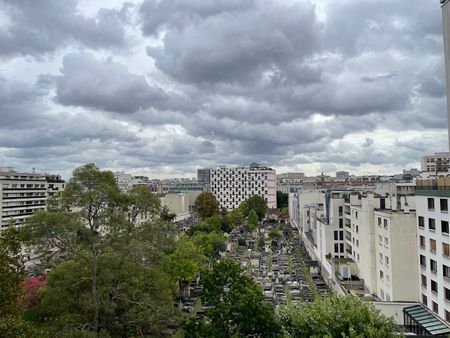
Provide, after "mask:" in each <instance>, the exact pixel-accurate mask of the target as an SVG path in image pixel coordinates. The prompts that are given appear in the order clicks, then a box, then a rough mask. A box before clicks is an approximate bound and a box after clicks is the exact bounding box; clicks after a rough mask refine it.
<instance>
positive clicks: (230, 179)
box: [211, 163, 277, 210]
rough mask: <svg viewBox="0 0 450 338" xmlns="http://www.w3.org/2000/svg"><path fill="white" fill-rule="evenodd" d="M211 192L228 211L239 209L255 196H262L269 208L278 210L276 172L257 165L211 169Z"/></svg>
mask: <svg viewBox="0 0 450 338" xmlns="http://www.w3.org/2000/svg"><path fill="white" fill-rule="evenodd" d="M211 192H212V193H213V194H214V195H215V196H216V198H217V200H218V201H219V204H220V206H221V207H223V208H225V209H227V210H232V209H235V208H237V207H238V206H239V205H240V204H241V203H242V202H244V201H245V200H246V199H247V198H249V197H251V196H253V195H260V196H261V197H263V198H264V199H265V200H266V201H267V205H268V207H269V208H276V207H277V194H276V172H275V170H273V169H271V168H268V167H266V166H263V165H259V164H255V163H253V164H252V165H250V166H248V167H233V168H230V167H219V168H217V169H211Z"/></svg>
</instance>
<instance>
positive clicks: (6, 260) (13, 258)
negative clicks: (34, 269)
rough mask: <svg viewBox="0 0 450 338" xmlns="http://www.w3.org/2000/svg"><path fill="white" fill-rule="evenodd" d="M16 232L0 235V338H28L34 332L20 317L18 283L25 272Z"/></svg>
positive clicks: (4, 231) (20, 292)
mask: <svg viewBox="0 0 450 338" xmlns="http://www.w3.org/2000/svg"><path fill="white" fill-rule="evenodd" d="M20 251H21V246H20V242H19V240H18V232H17V230H16V229H14V228H11V229H7V230H3V231H2V232H1V233H0V337H2V338H28V337H35V336H36V332H35V331H34V329H33V327H32V326H31V324H30V323H27V322H25V321H24V320H23V319H22V318H21V317H20V314H21V313H20V311H21V310H20V306H19V301H20V297H21V294H22V290H21V287H20V283H21V282H22V280H23V279H24V277H25V270H24V266H23V263H22V260H21V258H20Z"/></svg>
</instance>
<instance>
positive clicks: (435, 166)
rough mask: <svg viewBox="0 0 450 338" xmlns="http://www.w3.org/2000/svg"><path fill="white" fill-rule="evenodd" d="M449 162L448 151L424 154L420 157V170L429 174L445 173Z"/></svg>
mask: <svg viewBox="0 0 450 338" xmlns="http://www.w3.org/2000/svg"><path fill="white" fill-rule="evenodd" d="M449 164H450V153H449V152H440V153H435V154H433V155H426V156H423V157H422V160H421V165H420V169H421V171H422V172H427V173H430V174H434V175H435V174H438V173H446V172H448V169H449Z"/></svg>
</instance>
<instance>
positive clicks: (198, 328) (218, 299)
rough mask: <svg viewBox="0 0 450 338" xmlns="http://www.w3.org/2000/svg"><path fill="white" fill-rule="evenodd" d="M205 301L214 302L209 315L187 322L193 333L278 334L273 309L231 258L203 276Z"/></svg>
mask: <svg viewBox="0 0 450 338" xmlns="http://www.w3.org/2000/svg"><path fill="white" fill-rule="evenodd" d="M201 283H202V285H203V291H202V294H201V296H200V298H201V300H202V302H203V303H204V304H210V305H212V308H211V309H209V310H208V311H207V312H206V315H205V318H203V319H193V320H191V321H189V322H188V323H187V325H186V328H185V329H186V331H187V333H188V336H189V337H217V338H222V337H223V338H228V337H278V336H279V333H280V331H279V326H278V323H277V321H276V319H275V316H274V313H273V310H272V308H271V307H270V306H268V305H266V304H264V302H263V301H264V295H263V293H262V291H261V288H260V287H259V286H258V285H256V283H255V282H254V281H253V279H252V278H251V277H250V276H247V275H244V274H243V273H242V270H241V268H240V266H239V265H238V264H237V263H235V262H233V261H231V260H221V261H218V262H216V263H215V264H214V266H213V269H212V270H211V271H208V272H206V273H205V274H204V275H203V276H202V279H201Z"/></svg>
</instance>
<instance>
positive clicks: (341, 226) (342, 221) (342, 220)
mask: <svg viewBox="0 0 450 338" xmlns="http://www.w3.org/2000/svg"><path fill="white" fill-rule="evenodd" d="M343 227H344V219H343V218H339V229H342V228H343Z"/></svg>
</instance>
